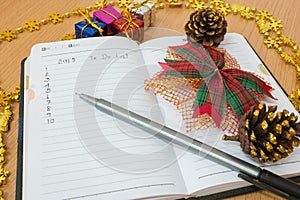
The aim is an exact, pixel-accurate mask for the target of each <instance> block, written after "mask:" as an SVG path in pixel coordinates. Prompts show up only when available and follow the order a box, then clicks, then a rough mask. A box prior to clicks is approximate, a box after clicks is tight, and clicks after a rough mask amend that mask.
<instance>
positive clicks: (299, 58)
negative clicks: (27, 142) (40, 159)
mask: <svg viewBox="0 0 300 200" xmlns="http://www.w3.org/2000/svg"><path fill="white" fill-rule="evenodd" d="M132 1H133V0H116V2H115V1H110V2H107V1H106V0H100V1H96V2H95V3H94V5H93V6H87V7H85V8H77V9H74V10H72V11H69V12H65V13H63V14H60V13H57V12H56V13H52V14H49V15H48V17H47V18H43V19H40V20H34V19H31V20H27V21H25V23H24V24H23V25H21V26H19V27H17V28H16V29H15V30H9V29H7V30H4V31H1V32H0V46H1V44H2V45H3V44H4V43H3V42H4V41H7V42H11V41H13V40H14V39H16V38H17V37H18V35H19V34H21V33H22V32H24V31H29V32H34V31H38V30H39V29H40V28H41V26H45V25H47V24H50V23H52V24H58V23H62V22H63V21H64V20H65V19H66V18H70V17H71V16H81V15H80V10H88V11H93V10H98V9H101V8H103V7H105V6H106V5H108V4H109V5H112V6H113V5H115V3H116V4H117V5H118V7H119V8H126V7H127V6H128V5H129V4H130V3H132ZM153 2H155V3H156V6H155V8H156V9H163V8H165V7H168V8H172V7H183V6H184V7H185V8H187V9H189V8H192V9H193V10H195V11H196V10H200V9H204V8H212V9H216V10H218V11H219V12H221V13H222V14H223V15H224V16H227V15H228V14H233V15H240V17H242V18H244V19H246V20H253V21H255V22H256V24H257V27H258V31H259V33H260V34H262V35H263V36H264V38H265V40H264V44H265V45H266V46H267V48H269V49H275V50H276V52H277V53H278V54H279V55H280V57H281V58H282V59H283V61H285V62H286V63H288V64H290V65H292V66H294V67H295V69H296V78H297V84H298V85H300V51H299V47H298V46H297V45H296V42H295V41H294V40H292V39H291V38H288V37H286V36H284V35H283V33H282V31H281V30H282V28H283V23H282V21H281V20H277V19H275V18H274V16H273V15H272V14H270V13H269V12H268V11H267V10H258V9H257V8H250V7H246V6H242V5H237V4H232V5H231V4H229V3H225V2H224V0H210V1H208V0H186V1H184V0H183V1H179V0H154V1H153ZM62 39H63V40H69V39H75V35H74V34H66V35H65V36H64V37H63V38H62ZM19 92H20V89H19V87H18V86H17V87H16V89H15V91H14V92H5V91H4V90H2V89H1V88H0V107H1V108H2V110H3V111H2V112H1V111H0V112H1V113H0V130H1V132H0V186H2V185H3V184H5V182H6V177H7V175H8V171H6V170H5V169H4V168H3V164H4V161H5V159H4V152H5V144H4V143H3V142H2V132H6V131H8V127H9V123H10V120H11V119H12V112H11V107H10V104H11V103H12V102H13V101H17V100H18V98H19ZM289 99H290V101H291V102H292V103H293V105H294V106H295V108H296V109H297V110H298V111H300V88H297V89H296V90H295V91H293V92H292V93H291V94H290V95H289ZM0 199H3V196H2V191H1V190H0Z"/></svg>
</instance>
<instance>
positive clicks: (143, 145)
mask: <svg viewBox="0 0 300 200" xmlns="http://www.w3.org/2000/svg"><path fill="white" fill-rule="evenodd" d="M93 146H99V144H91V145H88V147H89V148H90V147H93ZM147 146H149V147H155V146H157V147H161V146H162V145H161V144H157V143H149V144H140V145H134V146H132V145H130V146H118V148H120V149H121V148H122V149H126V150H127V149H132V148H136V147H147ZM79 148H82V145H80V146H74V147H71V148H61V149H53V150H48V151H43V152H42V153H45V154H48V153H55V152H62V151H68V150H74V149H79ZM106 151H107V152H109V151H111V149H110V148H108V149H102V150H101V152H106ZM99 152H100V150H99ZM148 153H153V152H148ZM145 154H146V153H145Z"/></svg>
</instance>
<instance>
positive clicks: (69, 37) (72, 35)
mask: <svg viewBox="0 0 300 200" xmlns="http://www.w3.org/2000/svg"><path fill="white" fill-rule="evenodd" d="M73 39H76V35H75V34H74V33H71V34H66V35H65V36H64V37H63V38H62V39H61V40H73Z"/></svg>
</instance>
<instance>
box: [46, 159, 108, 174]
mask: <svg viewBox="0 0 300 200" xmlns="http://www.w3.org/2000/svg"><path fill="white" fill-rule="evenodd" d="M93 162H95V161H94V160H93ZM81 164H82V165H84V163H81ZM87 166H89V167H85V168H84V170H87V171H89V172H91V171H97V172H98V171H99V170H101V169H103V168H106V166H97V167H90V166H91V165H87ZM78 172H82V169H76V170H74V168H70V169H68V171H64V172H59V173H50V174H43V175H42V177H49V176H50V177H52V176H61V175H66V174H75V173H78ZM95 173H96V172H95Z"/></svg>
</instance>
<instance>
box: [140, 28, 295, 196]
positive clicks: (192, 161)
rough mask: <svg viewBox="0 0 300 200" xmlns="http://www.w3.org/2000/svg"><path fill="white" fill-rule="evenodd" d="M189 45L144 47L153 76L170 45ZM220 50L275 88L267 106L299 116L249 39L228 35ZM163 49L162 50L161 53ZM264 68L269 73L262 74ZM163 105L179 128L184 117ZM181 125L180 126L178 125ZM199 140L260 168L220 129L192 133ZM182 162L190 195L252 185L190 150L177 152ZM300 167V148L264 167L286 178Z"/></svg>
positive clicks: (160, 42)
mask: <svg viewBox="0 0 300 200" xmlns="http://www.w3.org/2000/svg"><path fill="white" fill-rule="evenodd" d="M183 43H185V40H184V37H171V38H158V39H155V40H152V41H149V42H146V43H144V44H142V45H141V46H142V48H143V51H142V52H144V58H145V62H146V63H147V66H148V70H149V73H150V74H151V75H153V74H155V73H156V72H158V71H160V70H161V68H160V66H158V65H157V62H158V61H159V60H163V58H164V57H165V55H166V52H165V51H164V49H165V48H167V47H168V46H170V44H171V45H172V46H175V45H179V44H183ZM220 48H225V49H226V50H227V51H228V52H229V53H230V54H231V55H232V56H233V57H235V58H236V59H237V61H238V63H239V64H240V66H241V68H242V69H244V70H246V71H251V72H254V73H256V74H257V75H259V76H261V77H263V78H264V79H265V80H266V81H268V82H269V83H270V84H271V86H272V87H274V88H275V90H274V91H272V94H273V96H275V97H276V98H278V99H279V100H272V99H270V98H267V97H266V98H264V99H263V101H264V103H266V104H270V105H274V104H276V105H278V110H279V111H280V110H282V109H284V108H285V109H288V110H289V111H291V112H294V113H295V114H297V111H296V110H295V109H294V107H293V106H292V104H291V103H290V101H289V100H288V99H287V96H286V95H285V93H284V92H283V91H282V89H281V88H280V86H279V85H278V83H277V82H276V80H274V78H273V77H272V76H271V75H270V74H269V73H268V74H266V72H268V70H267V69H266V68H265V67H264V66H263V63H262V62H261V60H260V59H259V57H257V55H256V54H255V52H254V51H253V50H252V49H251V47H250V46H249V44H248V43H247V41H246V40H245V38H244V37H243V36H241V35H239V34H234V33H229V34H226V36H225V39H224V41H223V42H222V43H221V45H220ZM159 49H161V51H160V50H159ZM262 68H264V69H265V71H264V72H263V71H262ZM158 101H159V104H160V106H161V108H162V109H164V110H166V111H165V113H167V115H168V116H167V117H166V118H165V119H167V120H166V124H167V125H169V126H171V127H173V128H175V129H177V130H182V128H181V127H178V124H181V126H182V123H179V122H180V120H181V114H180V113H179V112H178V111H177V110H176V108H175V106H172V105H170V104H169V103H167V102H166V101H165V100H163V99H161V98H160V97H158ZM176 124H177V126H176ZM188 134H190V135H192V136H193V137H194V138H195V139H198V140H200V141H202V142H204V143H206V144H210V145H211V146H213V147H216V148H218V149H220V150H222V151H224V152H227V153H229V154H230V155H234V156H236V157H238V158H240V159H242V160H245V161H247V162H249V163H252V164H254V165H257V166H259V165H260V164H259V163H258V162H257V160H255V159H253V158H251V156H249V155H246V154H244V153H243V152H242V150H241V148H240V146H239V143H237V142H230V141H223V140H222V135H223V134H224V133H223V132H222V131H221V130H218V129H207V130H198V131H195V132H194V133H188ZM176 153H177V157H178V158H179V160H178V163H179V165H180V168H181V171H182V174H183V177H184V179H185V184H186V187H187V188H188V193H197V192H198V193H199V191H200V193H201V195H205V194H211V193H215V192H216V191H223V190H228V189H233V188H238V187H243V186H247V185H249V183H247V182H245V181H243V180H241V179H240V178H238V177H237V173H236V172H234V171H232V170H230V169H228V168H225V167H223V166H220V165H219V164H216V163H214V162H211V161H209V160H207V159H205V158H203V157H199V156H196V155H193V154H191V153H189V152H187V151H182V150H180V149H176ZM299 164H300V149H299V148H295V150H294V152H293V154H291V155H290V156H289V157H288V158H286V159H282V160H280V161H278V162H276V163H273V164H264V165H260V166H261V167H265V168H266V169H268V170H270V171H272V172H274V173H277V174H279V175H283V176H286V177H290V176H295V175H299V170H298V167H297V166H299Z"/></svg>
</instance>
